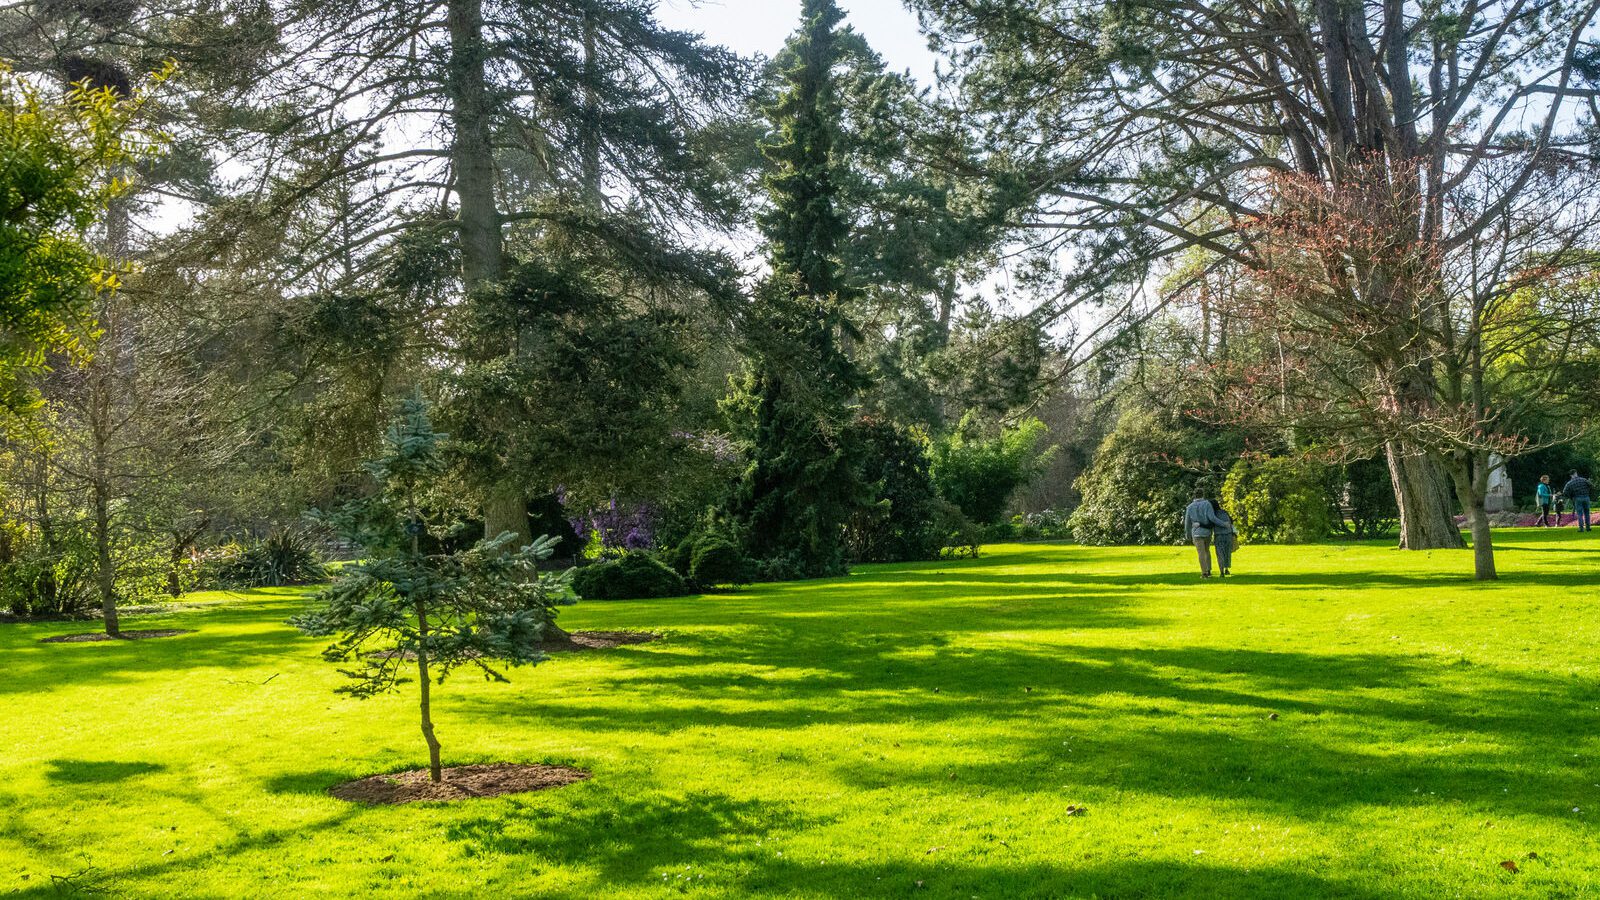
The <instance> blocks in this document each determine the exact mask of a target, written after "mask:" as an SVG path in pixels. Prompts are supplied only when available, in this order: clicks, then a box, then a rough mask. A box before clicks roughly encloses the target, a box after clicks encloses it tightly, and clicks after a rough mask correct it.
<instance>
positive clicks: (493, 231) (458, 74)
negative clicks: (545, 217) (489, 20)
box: [446, 0, 505, 291]
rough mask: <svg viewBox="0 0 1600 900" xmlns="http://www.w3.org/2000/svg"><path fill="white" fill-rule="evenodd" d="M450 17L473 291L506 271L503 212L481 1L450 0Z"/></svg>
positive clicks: (455, 157)
mask: <svg viewBox="0 0 1600 900" xmlns="http://www.w3.org/2000/svg"><path fill="white" fill-rule="evenodd" d="M446 19H447V20H448V23H449V27H450V78H449V92H450V123H451V126H452V128H453V129H454V131H455V134H454V140H453V141H452V143H451V148H450V161H451V163H452V166H453V168H454V172H455V193H456V203H457V205H458V207H459V210H458V214H459V221H458V223H457V227H458V228H459V229H460V234H461V274H462V281H463V284H464V286H465V287H466V289H467V290H468V291H472V290H475V289H476V288H479V287H481V286H483V285H484V284H487V283H489V282H493V281H496V280H498V279H499V278H500V276H501V275H502V274H503V273H504V271H505V259H504V252H505V250H504V246H503V242H502V240H501V236H500V212H499V209H498V207H497V206H496V204H495V166H494V149H493V145H492V144H491V143H490V134H491V129H490V106H491V104H490V99H489V86H488V81H487V79H486V78H485V76H484V62H485V60H484V56H485V51H484V46H483V2H482V0H450V2H449V7H448V10H447V13H446Z"/></svg>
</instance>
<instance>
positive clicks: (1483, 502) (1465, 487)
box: [1449, 453, 1500, 581]
mask: <svg viewBox="0 0 1600 900" xmlns="http://www.w3.org/2000/svg"><path fill="white" fill-rule="evenodd" d="M1449 467H1450V480H1451V481H1452V482H1454V483H1455V488H1456V497H1457V499H1459V500H1460V502H1461V508H1462V509H1465V510H1466V511H1467V525H1468V526H1469V527H1470V528H1471V529H1472V569H1473V577H1474V578H1476V579H1477V580H1479V581H1494V580H1496V579H1498V578H1499V577H1500V576H1499V574H1498V573H1497V572H1495V568H1494V533H1493V532H1492V531H1490V530H1489V510H1488V507H1487V500H1488V498H1489V458H1488V454H1487V453H1473V454H1471V455H1470V456H1467V457H1466V458H1465V459H1463V458H1461V455H1457V456H1456V457H1455V458H1453V459H1451V460H1450V464H1449Z"/></svg>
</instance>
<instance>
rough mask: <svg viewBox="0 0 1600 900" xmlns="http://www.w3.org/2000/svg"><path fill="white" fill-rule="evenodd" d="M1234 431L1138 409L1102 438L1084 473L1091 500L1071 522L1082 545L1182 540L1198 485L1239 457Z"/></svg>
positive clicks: (1082, 483)
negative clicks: (1222, 464)
mask: <svg viewBox="0 0 1600 900" xmlns="http://www.w3.org/2000/svg"><path fill="white" fill-rule="evenodd" d="M1235 440H1236V438H1235V436H1234V435H1231V434H1229V433H1222V432H1208V431H1205V430H1202V429H1200V428H1197V427H1194V426H1191V425H1188V424H1184V423H1183V422H1181V421H1176V422H1175V421H1172V420H1169V419H1166V418H1164V417H1160V416H1157V415H1155V414H1152V413H1148V412H1144V411H1140V410H1134V411H1131V412H1129V413H1127V414H1125V415H1123V416H1122V417H1121V418H1120V419H1118V420H1117V425H1116V427H1115V428H1113V429H1112V430H1111V433H1110V434H1108V435H1106V438H1105V440H1104V441H1102V442H1101V443H1100V449H1099V451H1098V452H1097V453H1096V454H1095V459H1094V462H1093V463H1092V464H1091V465H1090V466H1089V468H1088V469H1087V470H1086V471H1085V472H1084V473H1083V474H1082V475H1081V476H1079V478H1078V490H1079V491H1080V492H1081V493H1082V494H1083V502H1082V503H1081V504H1079V506H1078V508H1077V509H1076V510H1074V511H1073V513H1072V517H1071V518H1070V519H1069V520H1068V527H1069V528H1070V529H1071V531H1072V537H1073V539H1074V540H1076V541H1078V542H1079V543H1081V544H1102V545H1103V544H1175V543H1178V542H1179V541H1181V540H1182V539H1183V508H1184V507H1185V506H1187V505H1188V503H1189V500H1190V498H1191V497H1193V493H1192V490H1193V489H1194V487H1195V486H1196V485H1202V484H1204V483H1205V482H1206V481H1207V479H1208V478H1210V477H1211V476H1210V474H1209V473H1210V472H1212V471H1218V470H1220V464H1219V462H1218V460H1221V459H1231V458H1232V457H1233V456H1235V455H1236V449H1235V447H1234V442H1235Z"/></svg>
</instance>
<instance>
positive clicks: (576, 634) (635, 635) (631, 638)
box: [367, 631, 661, 660]
mask: <svg viewBox="0 0 1600 900" xmlns="http://www.w3.org/2000/svg"><path fill="white" fill-rule="evenodd" d="M659 640H661V635H659V634H656V633H655V632H651V631H568V632H565V633H564V634H563V635H562V636H561V637H557V638H551V639H550V640H545V641H540V642H539V643H537V644H534V647H535V648H537V649H539V650H542V651H544V652H545V653H575V652H578V651H580V650H612V649H615V648H617V647H626V646H628V645H629V644H648V643H650V642H651V641H659ZM398 652H399V651H395V650H375V651H373V652H372V653H369V654H367V656H368V657H370V658H372V659H393V658H394V657H395V654H396V653H398ZM466 655H467V656H468V657H469V658H470V657H471V656H473V654H472V653H471V652H468V653H467V654H466ZM400 657H401V658H402V659H408V660H410V659H416V658H417V654H415V653H413V652H412V651H410V650H407V651H405V652H403V653H400Z"/></svg>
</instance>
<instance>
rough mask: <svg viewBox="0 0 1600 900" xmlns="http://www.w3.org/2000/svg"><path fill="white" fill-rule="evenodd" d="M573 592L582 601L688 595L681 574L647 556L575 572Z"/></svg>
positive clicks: (631, 555) (686, 586) (602, 563)
mask: <svg viewBox="0 0 1600 900" xmlns="http://www.w3.org/2000/svg"><path fill="white" fill-rule="evenodd" d="M572 589H573V590H574V591H576V592H577V594H578V596H579V597H582V598H583V599H585V600H645V599H649V598H651V597H681V596H683V595H685V594H688V593H689V585H688V583H687V582H686V581H684V578H683V576H682V575H679V574H678V573H677V572H674V571H673V570H672V568H671V567H669V566H668V565H667V564H666V563H663V562H661V561H660V560H658V559H656V558H655V557H654V556H651V555H650V554H648V553H629V554H627V555H625V556H622V557H620V558H618V559H614V560H606V561H604V562H598V563H594V564H592V565H587V566H583V567H582V568H580V569H578V570H577V572H576V573H575V574H574V575H573V578H572Z"/></svg>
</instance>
